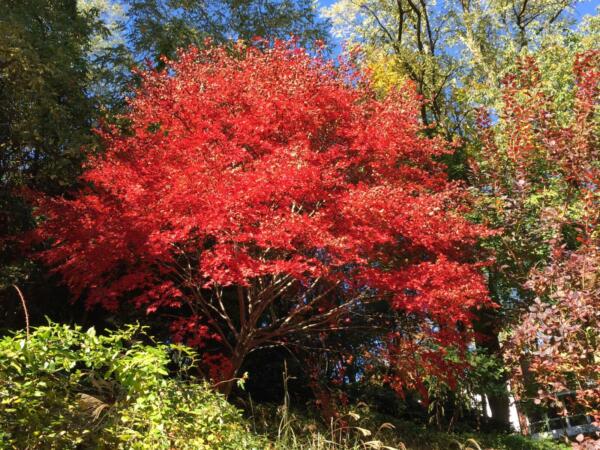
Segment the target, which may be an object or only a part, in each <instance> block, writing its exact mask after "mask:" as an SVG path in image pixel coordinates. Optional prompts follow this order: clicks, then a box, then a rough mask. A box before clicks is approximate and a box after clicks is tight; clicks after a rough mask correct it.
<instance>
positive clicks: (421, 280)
mask: <svg viewBox="0 0 600 450" xmlns="http://www.w3.org/2000/svg"><path fill="white" fill-rule="evenodd" d="M165 64H166V68H165V69H164V70H161V71H156V70H148V71H145V72H143V73H141V78H142V83H141V86H140V88H139V89H138V91H137V92H136V95H135V96H134V97H133V98H132V99H131V100H130V102H129V112H128V113H127V114H126V117H125V119H127V120H128V121H129V123H130V127H129V129H128V130H127V131H120V130H118V129H108V130H103V131H101V132H100V133H101V135H102V137H103V139H104V141H105V145H106V152H105V153H104V154H103V155H102V156H99V157H97V158H96V159H94V160H92V161H90V163H89V168H88V170H87V171H86V172H85V174H84V175H83V180H82V181H83V182H84V183H85V184H86V186H87V187H86V188H85V189H83V190H81V191H79V192H76V193H74V194H73V196H72V197H70V198H47V199H45V200H43V201H42V202H41V204H40V205H39V210H38V211H39V215H40V216H41V217H43V218H44V219H45V220H44V221H43V223H42V225H41V227H40V229H39V233H40V236H41V237H43V238H46V239H49V241H50V242H51V246H50V247H49V248H48V250H46V251H44V252H43V253H42V255H41V256H42V258H43V259H44V260H45V262H46V263H48V264H49V265H51V266H54V267H55V269H56V271H57V272H59V273H60V274H61V275H62V277H63V279H64V280H65V282H66V283H67V285H68V286H69V287H70V289H71V290H72V292H73V294H74V295H75V296H77V297H85V301H86V302H87V305H88V306H89V307H93V306H94V305H100V306H102V307H104V308H107V309H110V310H117V309H118V307H119V305H120V303H122V302H131V303H133V304H134V305H135V306H136V307H137V308H140V309H143V310H145V311H146V312H147V313H148V314H150V313H153V314H162V315H163V317H164V318H165V321H166V320H168V321H169V326H170V327H171V330H172V333H173V335H174V337H175V338H177V339H179V340H182V341H185V342H187V343H188V344H191V345H194V346H196V347H198V348H200V349H201V350H202V351H203V355H204V363H205V364H206V365H207V366H208V367H210V368H212V371H211V376H212V377H213V378H215V379H221V380H227V379H230V378H232V377H234V376H236V374H237V373H238V371H239V369H240V366H241V365H242V363H243V361H244V358H245V357H246V355H247V354H248V353H249V352H251V351H253V350H255V349H257V348H259V347H261V346H264V345H280V344H290V343H292V342H293V341H294V339H295V337H297V336H306V335H309V334H317V335H318V334H320V333H327V332H328V331H330V330H334V329H340V328H343V327H349V326H351V325H352V323H351V322H352V320H351V315H350V313H351V311H352V310H353V309H355V308H359V307H364V305H365V304H367V303H368V302H373V301H386V302H389V304H390V305H391V306H392V307H393V308H395V309H397V310H399V311H403V312H405V313H406V314H407V315H409V317H412V318H413V320H414V321H415V323H416V322H419V323H420V324H421V325H420V326H418V327H417V328H418V329H419V333H422V334H426V335H427V336H428V337H427V339H428V340H434V341H435V342H437V343H438V344H446V345H449V344H450V343H452V342H456V343H464V342H465V337H464V331H465V330H468V325H469V323H470V320H471V315H472V311H473V310H474V309H475V308H477V307H479V306H480V305H482V304H485V303H488V302H489V300H488V297H487V293H486V288H485V283H484V280H483V279H482V275H481V274H480V272H479V269H478V266H477V263H476V262H475V261H474V258H473V248H474V245H475V244H476V241H477V240H478V238H479V237H480V236H481V235H482V234H485V230H484V229H483V228H481V227H479V226H477V225H473V224H471V223H469V222H468V221H467V220H465V219H464V218H463V214H462V212H463V209H464V203H465V202H463V198H462V197H463V196H462V194H461V193H460V190H459V189H458V187H457V186H456V185H455V184H453V183H450V182H449V181H448V180H447V177H446V175H445V172H444V166H443V165H442V164H440V163H439V162H438V160H439V157H440V156H441V155H443V154H444V153H445V152H447V151H448V149H447V146H446V145H445V144H444V142H442V141H441V140H438V139H436V138H428V137H426V136H425V134H423V133H422V131H423V127H422V124H421V123H420V121H419V111H420V100H419V98H418V97H417V96H416V95H415V93H414V92H413V89H412V88H411V87H410V86H407V87H406V88H404V89H402V90H397V91H393V92H391V93H390V94H389V95H388V96H387V97H385V98H383V99H380V98H378V97H377V96H376V94H375V92H374V90H372V89H371V87H370V84H369V80H368V78H367V77H363V76H361V75H359V74H357V73H356V72H355V71H354V70H353V69H352V67H348V66H347V65H345V64H341V65H340V66H337V67H336V66H335V65H334V64H333V63H331V62H328V61H326V60H324V59H321V58H320V57H313V56H310V55H309V54H308V53H307V52H305V51H304V50H302V49H300V48H297V47H296V46H295V45H293V44H290V43H278V44H275V45H274V46H268V45H266V44H257V45H252V46H241V45H240V46H238V47H237V48H236V49H235V51H233V52H232V51H230V50H225V49H223V48H219V47H209V48H208V49H206V50H198V49H195V48H191V49H189V50H187V51H182V52H180V53H179V57H178V59H177V60H176V61H165ZM174 316H175V317H174ZM229 387H230V384H227V383H225V388H224V390H225V391H227V390H228V389H229Z"/></svg>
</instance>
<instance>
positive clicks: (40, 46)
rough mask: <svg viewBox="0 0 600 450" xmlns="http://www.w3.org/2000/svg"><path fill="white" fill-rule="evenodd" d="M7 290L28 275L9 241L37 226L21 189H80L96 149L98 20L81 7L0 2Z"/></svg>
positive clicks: (2, 262)
mask: <svg viewBox="0 0 600 450" xmlns="http://www.w3.org/2000/svg"><path fill="white" fill-rule="evenodd" d="M0 11H2V15H1V16H0V254H1V255H2V256H0V289H1V288H2V287H3V284H7V283H8V282H9V281H14V280H15V279H17V278H19V277H21V276H22V275H23V274H24V273H27V272H28V271H29V268H28V267H25V266H23V265H22V264H17V263H16V262H17V261H16V260H18V259H20V258H19V256H20V253H21V250H20V249H19V248H16V247H15V246H14V245H13V244H14V243H13V242H12V241H11V240H10V239H8V238H9V237H11V236H15V235H17V234H18V233H19V232H22V231H23V230H26V229H29V228H31V226H32V225H33V223H32V219H31V217H30V209H29V205H28V203H27V202H26V201H25V200H24V199H23V198H22V189H23V188H31V189H35V190H38V191H43V192H47V193H51V194H60V193H63V192H64V191H65V190H66V189H67V188H69V187H71V186H73V184H74V182H75V180H76V177H77V175H78V174H79V173H80V169H81V163H82V161H83V159H84V152H83V151H82V146H84V145H87V144H89V143H90V142H91V141H92V137H91V132H90V126H91V125H92V122H93V118H94V117H95V113H94V110H93V104H92V101H91V99H90V98H89V96H88V95H87V92H86V83H87V75H88V62H87V60H86V57H87V52H88V50H89V46H90V36H91V35H92V34H93V33H95V32H96V31H97V30H98V29H99V27H100V23H99V22H98V17H97V13H96V11H95V10H90V11H89V12H87V13H86V14H82V13H81V12H80V11H78V9H77V2H76V1H75V0H60V1H51V0H0Z"/></svg>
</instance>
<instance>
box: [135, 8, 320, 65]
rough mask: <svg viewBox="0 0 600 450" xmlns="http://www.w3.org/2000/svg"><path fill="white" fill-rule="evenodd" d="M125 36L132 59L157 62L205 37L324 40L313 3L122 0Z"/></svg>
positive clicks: (305, 42)
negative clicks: (129, 46)
mask: <svg viewBox="0 0 600 450" xmlns="http://www.w3.org/2000/svg"><path fill="white" fill-rule="evenodd" d="M125 4H126V5H127V8H128V9H127V15H128V21H127V27H126V29H127V30H128V31H127V33H126V34H127V38H128V40H129V42H130V43H131V45H132V47H133V48H134V51H135V53H136V55H140V56H143V57H150V58H153V59H156V60H158V57H160V56H161V55H165V56H168V57H174V56H175V52H176V50H177V49H178V48H185V47H187V46H189V45H196V46H202V45H203V43H204V40H205V39H206V38H207V37H210V38H212V39H213V40H214V41H216V42H219V43H221V44H225V43H228V42H235V41H236V40H238V39H241V40H245V41H249V40H251V39H252V38H254V37H256V36H259V37H264V38H283V39H287V38H289V37H290V36H291V35H294V36H296V37H297V38H298V39H299V42H300V43H301V44H302V45H303V46H305V47H306V46H313V45H314V43H315V41H317V40H325V39H327V36H328V26H327V25H328V24H327V21H326V20H322V19H320V18H319V17H318V14H317V11H316V8H315V3H314V2H313V1H312V0H268V1H239V0H226V1H220V0H217V1H199V0H125Z"/></svg>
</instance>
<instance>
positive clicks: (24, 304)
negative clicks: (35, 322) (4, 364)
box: [12, 284, 29, 340]
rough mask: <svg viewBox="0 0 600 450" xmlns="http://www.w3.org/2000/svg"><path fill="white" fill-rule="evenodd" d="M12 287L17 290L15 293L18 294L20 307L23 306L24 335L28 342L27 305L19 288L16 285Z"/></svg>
mask: <svg viewBox="0 0 600 450" xmlns="http://www.w3.org/2000/svg"><path fill="white" fill-rule="evenodd" d="M12 286H13V287H14V288H15V289H16V290H17V293H18V294H19V298H20V299H21V305H22V306H23V313H24V314H25V333H26V336H27V340H29V312H28V311H27V303H26V302H25V297H24V296H23V293H22V292H21V289H19V286H17V285H16V284H13V285H12Z"/></svg>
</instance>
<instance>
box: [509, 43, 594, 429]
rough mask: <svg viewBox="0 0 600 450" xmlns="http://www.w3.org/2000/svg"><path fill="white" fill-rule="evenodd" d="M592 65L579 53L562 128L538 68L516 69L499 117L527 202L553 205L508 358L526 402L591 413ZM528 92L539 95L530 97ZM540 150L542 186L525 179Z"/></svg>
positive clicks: (590, 55)
mask: <svg viewBox="0 0 600 450" xmlns="http://www.w3.org/2000/svg"><path fill="white" fill-rule="evenodd" d="M599 68H600V52H598V51H588V52H585V53H581V54H579V55H577V57H576V60H575V64H574V73H575V80H576V84H575V87H574V88H573V90H574V95H573V97H574V98H573V103H572V106H571V107H572V114H571V117H570V121H569V122H568V123H567V124H566V125H564V124H563V123H561V116H560V115H559V114H555V113H554V110H553V108H552V107H553V104H552V101H551V100H550V99H547V98H546V97H545V96H544V95H543V94H540V93H539V91H538V93H536V90H537V89H538V87H539V86H538V78H537V77H536V76H535V66H533V67H532V66H530V67H527V68H526V71H524V73H522V74H520V78H525V79H529V80H528V82H527V83H519V82H518V81H516V82H511V83H510V84H509V85H508V86H507V89H506V96H507V104H508V105H510V106H509V111H511V112H512V113H514V114H510V115H509V116H508V117H502V119H508V120H509V123H510V124H511V130H512V131H511V133H510V140H509V141H508V142H511V143H513V146H512V149H511V151H510V155H511V160H512V162H513V163H514V166H515V167H517V168H518V169H517V170H519V169H520V170H521V171H522V172H523V178H522V181H521V185H522V191H523V192H524V193H528V198H529V199H530V201H535V198H536V197H538V196H542V195H543V194H544V191H545V193H546V195H548V193H551V194H552V195H553V196H554V198H555V202H554V205H546V207H545V208H544V210H543V211H542V214H541V215H540V217H539V223H538V226H539V227H543V228H545V229H546V230H547V233H548V234H549V235H550V239H549V240H548V242H549V244H550V249H549V250H550V251H551V253H550V257H549V261H548V264H547V265H546V266H545V267H544V266H541V267H536V268H535V269H534V270H532V271H530V276H529V280H528V282H527V284H526V286H527V287H528V288H529V289H531V291H532V292H533V293H534V294H535V295H536V300H535V303H534V304H533V305H532V306H531V307H530V308H529V310H528V311H526V312H525V313H524V316H523V321H522V322H521V323H519V324H517V325H516V326H515V329H514V330H513V333H512V337H511V352H510V353H509V355H510V360H511V362H512V364H513V366H514V367H515V369H516V374H517V377H516V381H518V382H519V383H520V384H519V385H518V387H519V389H518V392H519V394H520V396H521V397H522V399H523V400H524V401H525V400H528V401H531V400H532V399H535V402H536V403H540V402H544V403H547V404H550V405H551V406H555V407H557V409H558V410H559V411H563V412H566V411H567V410H568V409H570V412H571V413H573V412H577V411H580V412H583V413H586V414H591V415H593V416H594V417H595V419H596V420H598V415H599V412H598V404H599V402H598V401H599V389H598V369H599V367H600V366H599V364H598V360H597V355H598V351H599V348H598V335H599V330H598V320H597V319H598V318H597V314H598V312H597V311H598V304H597V303H598V299H599V298H600V296H599V293H600V292H599V285H598V282H597V276H598V270H599V260H598V233H599V224H600V222H599V219H600V217H599V210H598V189H597V186H598V181H599V176H600V172H599V171H600V167H599V165H598V161H600V158H599V156H600V155H599V154H598V148H599V147H598V138H599V134H598V130H599V127H598V125H599V115H598V104H599V103H598V100H599V98H600V70H599ZM532 73H533V76H532ZM518 79H519V78H517V79H516V80H518ZM532 95H535V98H536V102H530V101H529V100H531V96H532ZM523 101H525V102H526V105H527V106H526V107H525V105H524V104H523V103H522V102H523ZM532 105H534V106H532ZM526 108H528V109H529V112H528V113H527V114H525V113H524V111H526ZM540 157H542V158H544V159H545V160H546V161H547V162H546V164H547V167H546V170H545V173H543V176H544V178H546V179H552V180H553V182H552V185H551V186H547V187H546V188H545V189H544V190H542V188H541V186H540V185H539V181H538V182H537V183H536V182H535V181H533V182H532V175H533V174H534V173H535V172H533V171H532V170H531V169H530V167H531V165H532V164H535V160H536V159H539V158H540ZM540 175H542V174H540ZM538 176H539V175H538ZM536 185H537V187H536ZM550 189H552V190H550ZM528 375H529V376H530V378H532V379H533V383H532V382H531V381H530V380H529V379H528ZM564 391H574V392H575V395H574V396H573V397H574V398H572V399H571V400H570V401H569V398H568V397H566V398H559V394H560V393H562V392H564Z"/></svg>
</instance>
